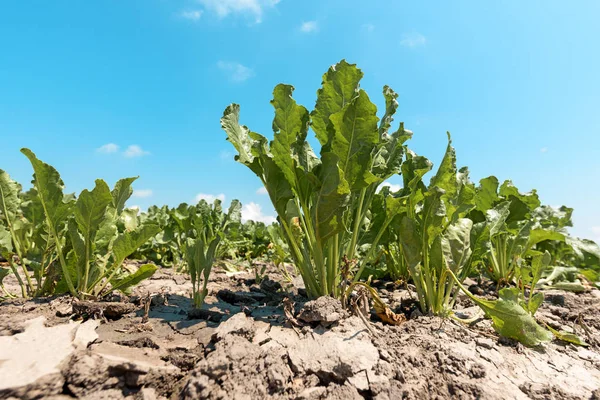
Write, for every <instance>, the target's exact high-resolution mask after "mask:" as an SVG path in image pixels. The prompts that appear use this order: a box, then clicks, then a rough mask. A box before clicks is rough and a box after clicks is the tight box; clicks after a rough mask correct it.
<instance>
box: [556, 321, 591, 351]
mask: <svg viewBox="0 0 600 400" xmlns="http://www.w3.org/2000/svg"><path fill="white" fill-rule="evenodd" d="M546 328H548V330H549V331H550V332H552V334H553V335H554V336H556V338H557V339H558V340H562V341H563V342H568V343H573V344H575V345H577V346H583V347H588V346H589V344H587V343H586V342H585V341H584V340H583V339H581V338H580V337H579V336H577V335H575V334H573V333H569V332H565V331H557V330H556V329H552V327H551V326H548V325H546Z"/></svg>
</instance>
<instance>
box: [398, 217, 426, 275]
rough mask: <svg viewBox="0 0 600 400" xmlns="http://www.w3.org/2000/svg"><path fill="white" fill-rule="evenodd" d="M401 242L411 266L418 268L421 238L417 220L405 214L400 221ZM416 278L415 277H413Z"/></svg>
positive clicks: (420, 257) (403, 251) (407, 261)
mask: <svg viewBox="0 0 600 400" xmlns="http://www.w3.org/2000/svg"><path fill="white" fill-rule="evenodd" d="M399 236H400V244H401V245H402V253H403V254H404V257H405V259H406V263H407V265H408V267H409V268H413V269H414V268H416V267H417V265H419V264H420V263H421V259H422V256H421V238H420V237H419V232H418V229H417V225H416V223H415V221H413V220H412V219H411V218H409V217H407V216H404V217H402V219H401V221H400V228H399ZM413 279H415V277H413Z"/></svg>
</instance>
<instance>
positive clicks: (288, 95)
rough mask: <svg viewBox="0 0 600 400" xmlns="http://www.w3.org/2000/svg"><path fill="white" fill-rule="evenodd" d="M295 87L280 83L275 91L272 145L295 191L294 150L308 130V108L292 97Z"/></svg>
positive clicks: (275, 158) (277, 159)
mask: <svg viewBox="0 0 600 400" xmlns="http://www.w3.org/2000/svg"><path fill="white" fill-rule="evenodd" d="M293 91H294V87H293V86H291V85H283V84H279V85H277V86H276V87H275V90H274V91H273V100H271V104H272V105H273V107H274V108H275V119H274V120H273V131H274V132H275V135H274V140H273V143H272V145H271V151H272V152H273V160H274V161H275V163H276V164H277V165H278V166H279V168H281V170H282V172H283V174H284V176H285V177H286V179H287V181H288V182H289V183H290V185H291V186H292V188H293V189H294V191H297V188H296V180H297V179H296V162H295V160H294V158H293V157H292V150H293V149H294V148H295V147H296V146H298V139H300V140H303V139H302V138H304V139H305V138H306V135H307V132H308V124H309V119H310V117H309V115H308V110H307V109H306V108H304V107H303V106H299V105H298V104H296V101H295V100H294V99H293V98H292V93H293Z"/></svg>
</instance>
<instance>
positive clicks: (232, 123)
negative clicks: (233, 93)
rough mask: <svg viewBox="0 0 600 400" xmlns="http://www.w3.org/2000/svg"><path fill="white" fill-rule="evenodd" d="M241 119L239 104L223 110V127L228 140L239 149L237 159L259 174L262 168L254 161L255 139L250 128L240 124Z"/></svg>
mask: <svg viewBox="0 0 600 400" xmlns="http://www.w3.org/2000/svg"><path fill="white" fill-rule="evenodd" d="M239 121H240V106H239V105H238V104H231V105H229V106H228V107H227V108H226V109H225V111H224V112H223V117H222V118H221V127H222V128H223V130H224V131H225V133H226V134H227V140H229V141H230V142H231V143H232V144H233V146H234V147H235V148H236V150H237V151H238V155H236V156H235V160H236V161H238V162H240V163H242V164H245V165H247V166H248V167H250V169H252V171H254V173H256V174H259V173H260V170H259V169H258V168H257V166H256V164H255V163H254V156H253V155H252V145H253V140H252V139H251V138H250V136H249V133H250V130H249V129H248V128H247V127H246V126H242V125H240V122H239Z"/></svg>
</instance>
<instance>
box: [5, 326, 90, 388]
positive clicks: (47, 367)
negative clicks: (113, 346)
mask: <svg viewBox="0 0 600 400" xmlns="http://www.w3.org/2000/svg"><path fill="white" fill-rule="evenodd" d="M44 321H45V318H44V317H38V318H36V319H33V320H31V321H29V322H28V323H27V325H26V327H25V331H24V332H23V333H19V334H16V335H14V336H1V337H0V377H2V379H0V398H5V397H7V396H9V395H15V394H17V393H19V388H23V387H26V385H30V384H33V383H34V382H36V381H37V380H38V379H40V378H43V377H47V376H53V377H54V376H58V378H56V377H55V378H51V380H54V381H56V380H57V379H58V381H60V375H59V373H60V368H59V366H60V364H61V363H62V362H63V361H64V360H65V359H67V358H68V357H69V356H70V355H71V354H72V353H73V352H74V351H75V350H76V349H81V348H85V347H86V346H87V345H88V344H89V343H91V342H93V341H94V340H96V338H97V337H98V336H97V335H96V332H95V329H96V328H97V326H98V322H97V321H87V322H85V323H83V324H79V323H69V324H61V325H57V326H53V327H49V328H48V327H46V326H44ZM40 384H42V385H47V384H48V382H45V383H44V382H40ZM61 385H62V384H61ZM29 390H31V388H27V390H25V392H27V391H29ZM17 397H20V395H19V396H17Z"/></svg>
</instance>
